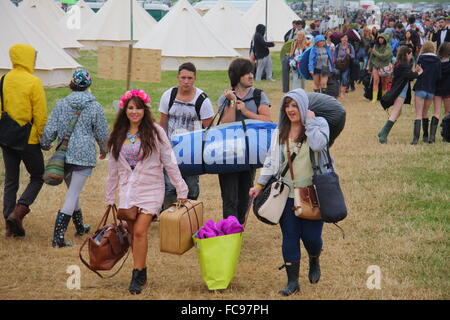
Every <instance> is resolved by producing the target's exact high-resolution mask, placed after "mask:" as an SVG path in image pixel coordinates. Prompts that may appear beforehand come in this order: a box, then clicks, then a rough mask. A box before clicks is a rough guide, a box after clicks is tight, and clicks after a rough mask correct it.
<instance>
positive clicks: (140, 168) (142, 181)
mask: <svg viewBox="0 0 450 320" xmlns="http://www.w3.org/2000/svg"><path fill="white" fill-rule="evenodd" d="M155 126H156V128H157V130H158V132H159V135H160V138H161V140H157V141H156V150H153V152H152V153H151V154H150V155H149V156H148V157H147V158H146V159H144V160H142V161H139V162H138V163H137V165H136V167H135V168H134V170H131V168H130V165H129V164H128V162H127V160H125V158H124V157H123V156H122V155H119V159H118V160H116V159H114V157H112V156H110V157H109V170H108V179H107V182H106V193H105V201H106V203H107V204H114V203H115V195H116V191H117V189H119V205H118V208H125V209H128V208H131V207H132V206H137V207H139V208H142V209H144V210H146V211H147V212H149V213H152V214H159V211H160V209H161V206H162V204H163V201H164V193H165V185H164V174H163V168H164V169H166V171H167V174H168V176H169V179H170V182H171V183H172V184H173V185H174V187H175V189H176V190H177V197H178V198H187V194H188V187H187V185H186V183H185V182H184V180H183V178H182V177H181V173H180V170H179V169H178V165H177V161H176V158H175V155H174V153H173V150H172V145H171V143H170V141H169V139H168V138H167V135H166V133H165V131H164V129H163V128H162V127H161V126H159V125H158V124H156V123H155Z"/></svg>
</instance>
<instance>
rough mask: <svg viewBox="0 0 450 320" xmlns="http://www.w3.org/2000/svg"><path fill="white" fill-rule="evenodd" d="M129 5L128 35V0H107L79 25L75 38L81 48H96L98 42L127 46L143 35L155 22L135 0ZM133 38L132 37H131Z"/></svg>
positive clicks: (99, 44)
mask: <svg viewBox="0 0 450 320" xmlns="http://www.w3.org/2000/svg"><path fill="white" fill-rule="evenodd" d="M131 2H132V4H131V6H132V7H133V11H132V12H133V24H132V27H133V35H131V23H130V21H131V16H130V1H129V0H108V1H107V2H105V4H104V5H103V6H102V7H101V9H100V10H99V11H98V12H97V13H96V14H95V16H94V18H93V19H91V20H90V21H89V22H88V23H87V24H86V25H84V26H83V28H82V29H81V32H80V35H79V36H78V40H79V41H80V42H81V43H82V44H83V45H84V46H85V48H84V49H87V50H96V49H97V48H98V47H99V46H101V45H108V46H128V45H129V44H130V42H133V43H134V42H137V41H139V40H141V39H143V38H144V36H145V35H147V34H148V33H149V32H150V31H151V30H152V29H153V27H154V26H155V25H156V24H157V22H156V20H155V19H153V17H152V16H151V15H149V14H148V13H147V12H146V11H145V10H144V8H143V7H142V6H140V5H139V4H138V3H137V1H136V0H132V1H131ZM131 38H133V41H131Z"/></svg>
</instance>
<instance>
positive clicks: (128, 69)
mask: <svg viewBox="0 0 450 320" xmlns="http://www.w3.org/2000/svg"><path fill="white" fill-rule="evenodd" d="M130 39H131V40H130V44H129V45H128V66H127V91H128V90H130V83H131V59H132V55H133V0H130Z"/></svg>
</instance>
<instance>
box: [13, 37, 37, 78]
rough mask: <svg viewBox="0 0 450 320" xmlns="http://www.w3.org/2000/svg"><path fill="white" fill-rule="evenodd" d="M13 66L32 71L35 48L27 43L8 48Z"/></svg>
mask: <svg viewBox="0 0 450 320" xmlns="http://www.w3.org/2000/svg"><path fill="white" fill-rule="evenodd" d="M9 57H10V58H11V63H12V65H13V68H14V69H16V68H17V67H19V66H20V67H23V68H24V69H25V70H26V71H28V72H29V73H33V72H34V64H35V60H36V50H35V49H34V48H33V47H32V46H30V45H28V44H16V45H13V46H12V47H11V48H10V49H9Z"/></svg>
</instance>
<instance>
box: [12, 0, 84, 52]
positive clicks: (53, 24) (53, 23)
mask: <svg viewBox="0 0 450 320" xmlns="http://www.w3.org/2000/svg"><path fill="white" fill-rule="evenodd" d="M19 10H20V11H21V12H22V13H23V14H24V15H25V16H26V17H27V19H28V20H29V21H30V22H31V23H32V24H33V25H34V26H35V27H36V28H39V29H40V30H41V31H42V32H43V33H44V34H45V35H46V36H47V37H48V38H50V39H51V40H52V41H53V42H55V43H56V44H57V45H58V46H59V47H60V48H62V49H64V50H65V51H66V52H67V53H68V54H70V55H71V56H72V57H75V58H77V57H79V56H80V54H79V51H80V48H81V47H82V45H81V43H79V42H78V41H77V40H76V39H75V37H73V35H71V34H68V33H67V32H65V30H64V29H63V28H61V26H60V22H59V21H60V20H61V19H62V18H63V17H64V11H62V10H61V9H60V8H58V6H57V5H56V4H55V2H54V1H53V0H24V1H22V2H21V3H20V5H19Z"/></svg>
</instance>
